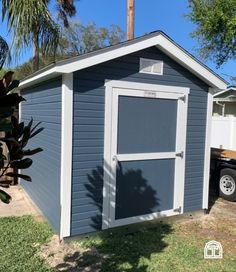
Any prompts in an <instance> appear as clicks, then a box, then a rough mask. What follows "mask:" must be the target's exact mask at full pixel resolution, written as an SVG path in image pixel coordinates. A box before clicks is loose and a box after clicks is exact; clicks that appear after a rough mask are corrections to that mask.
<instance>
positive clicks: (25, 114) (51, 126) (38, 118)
mask: <svg viewBox="0 0 236 272" xmlns="http://www.w3.org/2000/svg"><path fill="white" fill-rule="evenodd" d="M22 96H23V97H24V98H25V99H26V101H25V102H22V107H21V121H24V122H26V123H27V122H29V121H30V119H31V117H32V118H33V120H34V124H36V123H37V122H42V124H41V125H40V127H44V130H43V131H42V132H41V133H39V134H38V135H37V136H35V137H33V138H32V139H30V141H29V145H28V146H27V148H36V147H41V148H43V152H40V153H38V154H36V155H34V156H32V159H33V165H32V166H31V167H30V168H29V169H26V170H24V171H22V172H23V173H24V174H27V175H30V176H31V178H32V183H27V182H26V181H22V182H21V185H22V186H23V188H24V189H25V190H26V191H27V193H28V194H29V195H30V197H31V198H32V200H33V201H34V202H35V203H36V205H37V206H38V207H39V208H40V210H41V211H42V212H43V214H44V215H45V216H46V217H47V218H48V220H49V222H50V223H51V224H52V226H53V228H54V229H55V230H56V231H57V232H59V230H60V169H61V101H62V100H61V79H56V80H53V81H50V82H46V83H43V84H40V85H37V86H35V87H32V88H30V89H26V90H23V91H22Z"/></svg>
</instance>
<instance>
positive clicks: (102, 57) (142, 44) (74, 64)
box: [57, 34, 160, 73]
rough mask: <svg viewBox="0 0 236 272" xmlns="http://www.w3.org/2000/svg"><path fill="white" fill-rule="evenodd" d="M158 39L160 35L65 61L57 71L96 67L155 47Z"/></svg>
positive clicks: (65, 71) (66, 71)
mask: <svg viewBox="0 0 236 272" xmlns="http://www.w3.org/2000/svg"><path fill="white" fill-rule="evenodd" d="M159 39H160V34H158V35H157V36H155V37H152V38H149V39H145V40H142V41H139V42H137V43H132V44H127V45H124V46H122V47H119V48H117V49H114V50H110V51H107V52H101V53H100V54H99V52H98V54H96V55H94V56H91V57H88V58H84V59H78V60H77V61H76V60H67V63H66V61H65V62H63V63H61V64H58V66H57V71H58V72H61V73H70V72H74V71H77V70H81V69H84V68H87V67H90V66H93V65H97V64H100V63H103V62H106V61H109V60H112V59H116V58H119V57H122V56H125V55H128V54H131V53H134V52H137V51H139V50H143V49H145V48H148V47H152V46H155V45H157V44H159Z"/></svg>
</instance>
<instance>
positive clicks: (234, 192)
mask: <svg viewBox="0 0 236 272" xmlns="http://www.w3.org/2000/svg"><path fill="white" fill-rule="evenodd" d="M219 191H220V192H219V193H220V196H221V197H222V198H224V199H226V200H229V201H236V170H233V169H230V168H225V169H222V170H221V172H220V182H219Z"/></svg>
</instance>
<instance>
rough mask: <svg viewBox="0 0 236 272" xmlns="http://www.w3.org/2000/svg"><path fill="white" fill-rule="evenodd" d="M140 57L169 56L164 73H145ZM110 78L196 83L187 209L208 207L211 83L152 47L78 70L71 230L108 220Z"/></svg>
mask: <svg viewBox="0 0 236 272" xmlns="http://www.w3.org/2000/svg"><path fill="white" fill-rule="evenodd" d="M140 57H143V58H150V59H157V60H163V61H164V70H163V75H162V76H161V75H150V74H143V73H139V58H140ZM107 79H110V80H124V81H130V82H141V83H149V84H160V85H169V86H180V87H181V86H182V87H188V88H190V94H189V107H188V122H187V149H186V150H187V151H186V153H187V154H186V171H185V172H186V173H185V177H186V179H185V192H184V193H185V198H184V211H194V210H199V209H202V193H203V172H204V149H205V132H206V114H207V91H208V86H207V85H206V84H205V83H204V82H202V81H201V80H199V79H198V78H196V76H194V75H193V74H191V73H190V72H189V71H188V70H186V69H185V68H183V67H182V66H180V65H179V64H178V63H176V62H175V61H173V60H172V59H170V58H169V57H168V56H166V55H165V54H163V53H162V52H161V51H159V50H158V49H157V48H149V49H147V50H142V51H139V52H136V53H133V54H130V55H128V56H124V57H121V58H118V59H115V60H112V61H109V62H106V63H103V64H99V65H96V66H93V67H90V68H87V69H84V70H82V71H78V72H75V73H74V119H73V165H72V209H71V212H72V217H71V220H72V222H71V234H72V235H77V234H82V233H86V232H92V231H95V230H100V229H101V225H102V188H103V151H104V111H105V92H104V90H105V87H104V83H105V80H107Z"/></svg>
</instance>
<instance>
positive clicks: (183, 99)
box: [179, 95, 186, 103]
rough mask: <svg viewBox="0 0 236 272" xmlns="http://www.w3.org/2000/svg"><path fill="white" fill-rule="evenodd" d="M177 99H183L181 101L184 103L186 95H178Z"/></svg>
mask: <svg viewBox="0 0 236 272" xmlns="http://www.w3.org/2000/svg"><path fill="white" fill-rule="evenodd" d="M179 100H181V101H183V102H184V103H185V102H186V95H184V96H180V97H179Z"/></svg>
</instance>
